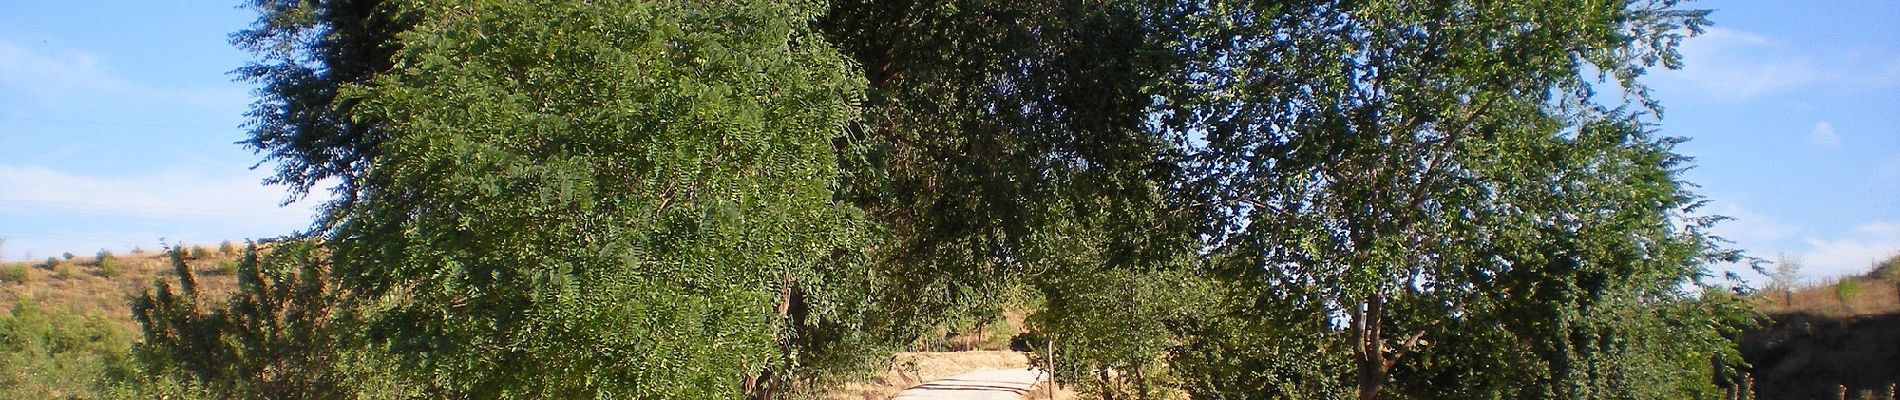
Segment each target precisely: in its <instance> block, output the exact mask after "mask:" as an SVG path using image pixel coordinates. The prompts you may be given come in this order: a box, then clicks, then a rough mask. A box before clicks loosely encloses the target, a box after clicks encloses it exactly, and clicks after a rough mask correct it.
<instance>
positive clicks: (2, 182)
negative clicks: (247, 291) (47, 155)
mask: <svg viewBox="0 0 1900 400" xmlns="http://www.w3.org/2000/svg"><path fill="white" fill-rule="evenodd" d="M262 173H263V172H260V171H246V172H245V173H242V174H234V175H226V176H213V175H208V174H194V173H187V172H160V173H154V174H149V175H142V176H127V177H101V176H89V175H81V174H75V173H69V172H64V171H58V170H54V169H50V168H46V167H43V166H32V165H28V166H11V165H0V212H5V211H7V210H18V209H23V208H40V209H53V210H63V211H65V212H75V213H112V214H123V215H130V216H136V217H143V218H200V217H227V216H228V217H232V218H256V219H280V220H281V219H290V220H301V219H307V218H308V216H309V212H308V211H309V209H310V206H311V205H312V203H311V202H310V201H309V200H306V201H304V202H300V203H296V204H292V205H291V206H288V207H280V206H278V204H279V203H280V202H281V200H282V199H284V198H285V195H284V191H283V189H282V188H277V187H269V186H264V185H262V184H260V183H259V181H260V179H262V176H261V174H262Z"/></svg>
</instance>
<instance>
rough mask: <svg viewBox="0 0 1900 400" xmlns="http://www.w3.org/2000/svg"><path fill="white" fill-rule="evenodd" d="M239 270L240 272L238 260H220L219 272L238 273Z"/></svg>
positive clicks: (226, 273)
mask: <svg viewBox="0 0 1900 400" xmlns="http://www.w3.org/2000/svg"><path fill="white" fill-rule="evenodd" d="M237 272H238V260H236V259H226V260H219V261H218V274H221V275H237Z"/></svg>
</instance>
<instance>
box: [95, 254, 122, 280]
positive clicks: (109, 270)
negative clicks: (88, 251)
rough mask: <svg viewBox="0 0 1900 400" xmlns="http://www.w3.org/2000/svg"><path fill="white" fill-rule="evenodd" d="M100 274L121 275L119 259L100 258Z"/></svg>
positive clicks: (109, 276) (108, 275) (108, 276)
mask: <svg viewBox="0 0 1900 400" xmlns="http://www.w3.org/2000/svg"><path fill="white" fill-rule="evenodd" d="M99 276H102V277H107V278H111V277H115V276H119V259H117V258H101V259H99Z"/></svg>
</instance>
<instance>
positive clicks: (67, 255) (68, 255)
mask: <svg viewBox="0 0 1900 400" xmlns="http://www.w3.org/2000/svg"><path fill="white" fill-rule="evenodd" d="M59 257H60V258H64V259H66V261H72V260H73V252H70V251H68V252H65V253H60V255H59Z"/></svg>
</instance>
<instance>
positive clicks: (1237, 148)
mask: <svg viewBox="0 0 1900 400" xmlns="http://www.w3.org/2000/svg"><path fill="white" fill-rule="evenodd" d="M1201 5H1202V6H1204V8H1199V9H1195V10H1191V12H1192V13H1193V14H1194V15H1195V18H1196V20H1197V21H1201V22H1200V23H1198V24H1195V25H1192V26H1193V28H1192V29H1195V30H1196V31H1197V32H1198V33H1195V34H1192V35H1189V36H1190V37H1192V38H1194V39H1193V40H1191V41H1189V42H1187V43H1186V44H1185V45H1184V46H1182V47H1181V48H1180V49H1179V50H1180V51H1183V52H1186V53H1188V54H1192V55H1194V56H1195V57H1197V60H1198V61H1197V62H1196V63H1194V64H1195V65H1196V67H1194V68H1193V69H1192V70H1190V71H1185V72H1184V76H1185V77H1186V79H1185V80H1184V81H1183V82H1184V85H1185V86H1184V88H1183V89H1184V90H1187V91H1192V92H1198V93H1197V94H1195V95H1192V96H1185V97H1183V98H1182V99H1183V100H1184V101H1182V102H1181V103H1179V104H1180V105H1181V107H1183V109H1184V110H1185V111H1184V112H1183V114H1185V115H1189V116H1190V117H1189V118H1188V119H1187V120H1186V121H1184V122H1183V123H1182V124H1181V125H1179V127H1178V128H1176V129H1178V130H1181V131H1184V132H1188V134H1189V135H1196V136H1198V137H1199V138H1201V139H1202V140H1201V141H1200V142H1201V143H1204V146H1205V147H1204V148H1201V149H1200V150H1199V151H1198V152H1197V154H1198V155H1199V156H1198V157H1195V158H1194V160H1195V164H1194V165H1192V166H1191V167H1190V168H1192V170H1193V172H1192V175H1193V176H1194V178H1195V181H1194V182H1192V183H1190V184H1188V185H1185V186H1186V187H1189V188H1190V190H1189V193H1190V195H1191V196H1193V197H1196V198H1200V199H1204V200H1203V201H1201V202H1200V203H1203V204H1209V205H1211V206H1212V207H1209V208H1207V209H1205V213H1204V215H1205V217H1204V218H1203V222H1206V223H1208V226H1207V230H1206V231H1205V232H1206V234H1207V237H1208V238H1209V239H1210V242H1209V243H1208V244H1209V249H1210V251H1211V252H1212V254H1214V256H1213V259H1215V260H1222V261H1221V262H1219V263H1216V264H1214V265H1212V266H1213V267H1214V268H1215V269H1214V271H1215V272H1216V273H1217V274H1219V275H1220V276H1223V277H1225V278H1226V279H1229V280H1230V281H1231V282H1234V283H1237V284H1241V285H1249V286H1257V287H1258V288H1257V289H1253V290H1254V291H1255V293H1256V296H1257V297H1258V298H1259V300H1258V301H1256V302H1254V303H1255V304H1270V305H1275V306H1278V307H1284V308H1283V310H1285V312H1291V313H1295V315H1297V317H1296V318H1292V319H1290V321H1289V322H1288V323H1285V324H1281V325H1284V326H1283V327H1282V328H1281V329H1289V330H1287V332H1308V333H1311V334H1320V335H1328V334H1329V331H1337V332H1339V333H1338V335H1340V336H1343V337H1341V338H1339V339H1343V344H1340V343H1333V344H1327V343H1325V341H1324V340H1321V341H1320V344H1316V345H1313V346H1315V348H1318V349H1322V351H1320V353H1321V357H1326V358H1327V359H1329V360H1331V361H1330V362H1332V363H1348V364H1350V365H1353V366H1354V371H1353V372H1351V373H1350V375H1351V377H1350V378H1349V379H1347V380H1346V381H1347V382H1350V384H1351V386H1353V387H1355V388H1356V392H1357V396H1358V397H1359V398H1361V399H1369V398H1375V397H1379V396H1381V395H1401V397H1415V396H1424V397H1431V396H1434V393H1439V394H1443V393H1454V394H1457V395H1456V396H1455V397H1467V396H1468V397H1520V396H1553V397H1561V398H1596V397H1613V396H1623V395H1629V396H1632V397H1638V398H1675V397H1694V396H1698V395H1700V396H1707V395H1709V394H1710V393H1711V391H1710V388H1709V386H1708V385H1709V382H1711V380H1710V379H1701V378H1708V374H1709V373H1710V372H1709V369H1708V368H1706V367H1699V366H1697V365H1698V364H1697V363H1704V364H1706V362H1707V360H1708V359H1709V358H1710V357H1713V356H1716V355H1717V354H1718V353H1725V352H1730V351H1731V350H1730V349H1731V346H1728V345H1726V344H1725V343H1724V342H1723V341H1722V340H1721V337H1720V335H1721V334H1723V333H1724V331H1723V330H1722V328H1721V327H1722V326H1725V325H1724V324H1722V323H1708V322H1710V321H1707V320H1706V319H1707V318H1711V317H1708V316H1709V315H1712V314H1711V313H1701V314H1695V313H1675V312H1672V311H1667V310H1675V309H1679V308H1681V307H1694V306H1693V305H1694V304H1701V303H1698V300H1699V298H1697V297H1696V296H1694V295H1686V294H1683V293H1682V292H1681V290H1682V287H1683V286H1684V285H1690V284H1693V283H1696V282H1699V279H1700V277H1701V276H1702V275H1704V274H1705V272H1704V271H1705V270H1704V269H1703V266H1704V265H1705V263H1706V262H1708V261H1711V260H1717V259H1728V258H1732V257H1734V254H1732V253H1729V252H1724V251H1721V250H1719V249H1717V248H1716V247H1715V244H1716V243H1714V241H1713V240H1711V239H1710V238H1709V237H1708V236H1707V234H1706V232H1705V229H1706V227H1707V223H1708V222H1710V221H1709V220H1706V219H1685V218H1684V217H1683V216H1684V215H1688V214H1690V213H1691V212H1692V211H1693V209H1694V208H1695V207H1696V206H1697V205H1699V202H1698V201H1697V200H1696V197H1695V196H1694V195H1693V194H1692V193H1690V192H1689V191H1688V190H1687V187H1688V185H1687V184H1686V183H1683V182H1680V180H1679V177H1678V175H1677V174H1678V173H1679V171H1680V170H1681V168H1682V167H1683V162H1684V161H1685V160H1684V159H1683V158H1682V157H1681V156H1678V155H1675V154H1674V153H1673V152H1672V151H1671V146H1672V145H1673V144H1674V143H1676V140H1675V139H1670V138H1657V137H1654V135H1653V134H1652V133H1650V131H1649V127H1648V126H1647V125H1645V121H1648V119H1645V118H1644V117H1642V115H1643V114H1640V113H1633V112H1631V111H1629V109H1630V108H1631V106H1637V107H1643V108H1644V109H1646V110H1649V111H1657V110H1658V109H1657V108H1656V107H1655V105H1654V102H1653V101H1651V99H1650V98H1649V97H1648V94H1647V91H1646V89H1645V87H1644V86H1642V85H1641V84H1640V83H1639V82H1638V81H1637V78H1638V77H1639V76H1641V75H1642V74H1643V73H1644V71H1645V70H1646V69H1647V68H1652V67H1657V66H1667V67H1674V66H1675V65H1676V63H1677V56H1676V54H1675V52H1674V45H1675V44H1676V42H1677V41H1679V40H1680V39H1681V38H1682V36H1683V35H1684V34H1685V33H1686V32H1685V31H1687V32H1693V31H1695V30H1697V29H1699V26H1700V25H1701V24H1702V23H1703V22H1702V17H1703V15H1704V13H1703V12H1697V11H1684V10H1678V9H1675V8H1674V6H1675V5H1674V2H1671V1H1661V2H1626V1H1621V0H1615V1H1520V2H1465V1H1397V0H1395V1H1363V2H1337V1H1311V2H1277V1H1273V2H1270V1H1258V2H1212V3H1204V4H1201ZM1601 88H1608V89H1610V90H1609V93H1599V92H1598V91H1599V90H1600V89H1601ZM1248 312H1252V313H1260V312H1256V311H1248ZM1263 312H1264V313H1266V314H1274V313H1275V312H1274V311H1270V310H1269V311H1263ZM1689 314H1693V315H1700V316H1701V317H1696V318H1690V319H1689V320H1688V321H1681V322H1677V321H1678V320H1677V318H1682V317H1684V316H1685V315H1689ZM1713 315H1727V314H1726V313H1713ZM1263 319H1266V320H1269V321H1270V320H1273V319H1274V318H1263ZM1302 320H1304V321H1305V322H1301V321H1302ZM1312 326H1323V327H1324V328H1320V329H1317V330H1314V329H1312V328H1310V327H1312ZM1302 327H1306V328H1302ZM1672 338H1673V339H1672ZM1204 340H1207V342H1208V343H1210V344H1218V343H1220V342H1224V341H1229V339H1225V338H1208V339H1204ZM1671 340H1679V341H1681V342H1679V344H1692V345H1688V346H1683V347H1679V348H1677V350H1675V351H1664V352H1649V351H1642V350H1638V349H1650V348H1659V347H1661V346H1664V345H1666V344H1668V343H1670V342H1669V341H1671ZM1309 342H1310V341H1307V340H1296V341H1292V343H1294V344H1295V345H1296V346H1300V345H1304V344H1303V343H1309ZM1198 354H1202V355H1206V352H1205V351H1201V353H1198ZM1271 354H1284V353H1271ZM1685 360H1688V361H1685ZM1254 362H1265V363H1266V364H1268V365H1269V366H1268V367H1265V368H1263V369H1264V370H1266V371H1296V372H1295V373H1294V377H1296V378H1297V377H1298V376H1299V375H1300V374H1326V373H1327V370H1326V369H1324V368H1314V367H1312V366H1310V365H1306V364H1303V363H1298V362H1279V361H1272V360H1266V361H1254ZM1196 363H1206V364H1208V365H1234V364H1233V363H1231V362H1226V364H1221V363H1219V362H1214V361H1206V360H1199V359H1196V360H1192V362H1190V364H1196ZM1655 364H1669V365H1676V366H1677V367H1676V368H1653V365H1655ZM1239 365H1252V364H1247V363H1242V364H1239ZM1272 365H1281V366H1272ZM1299 371H1303V372H1299ZM1213 378H1217V379H1214V380H1216V381H1220V382H1225V383H1226V384H1227V385H1228V386H1226V387H1214V386H1204V387H1201V388H1199V389H1198V390H1197V391H1204V392H1207V393H1246V392H1247V390H1249V389H1245V388H1244V387H1245V386H1250V385H1249V384H1248V382H1254V383H1258V384H1259V386H1256V387H1272V386H1276V385H1280V384H1275V383H1274V382H1283V381H1285V380H1286V379H1285V377H1277V376H1275V375H1274V374H1251V375H1245V376H1241V375H1223V376H1217V377H1213ZM1314 381H1318V382H1325V381H1329V380H1328V379H1315V380H1314ZM1639 389H1640V390H1639ZM1258 394H1259V393H1255V395H1258Z"/></svg>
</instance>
